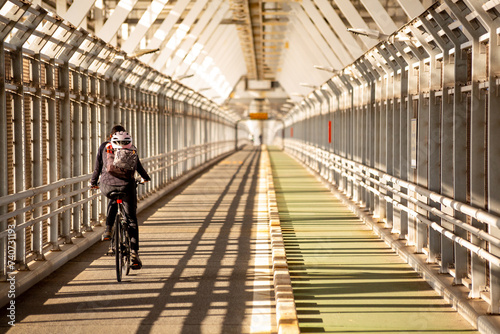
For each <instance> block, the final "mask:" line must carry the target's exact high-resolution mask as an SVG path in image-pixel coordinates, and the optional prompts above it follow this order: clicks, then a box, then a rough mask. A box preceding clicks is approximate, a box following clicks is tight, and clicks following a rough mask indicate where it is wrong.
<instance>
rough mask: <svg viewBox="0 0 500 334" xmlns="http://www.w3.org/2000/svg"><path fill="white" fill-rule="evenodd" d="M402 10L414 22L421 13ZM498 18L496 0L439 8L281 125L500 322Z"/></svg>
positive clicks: (310, 158)
mask: <svg viewBox="0 0 500 334" xmlns="http://www.w3.org/2000/svg"><path fill="white" fill-rule="evenodd" d="M339 2H340V1H339ZM368 2H369V1H364V3H365V4H368ZM399 2H400V4H401V5H402V6H403V7H404V9H405V11H407V12H408V13H409V15H413V14H418V12H419V11H420V9H421V8H420V7H418V6H416V7H415V6H414V5H415V4H416V2H411V1H399ZM370 3H372V2H370ZM499 10H500V5H499V2H498V1H478V0H440V1H437V2H436V3H435V4H434V5H433V6H431V7H430V8H429V9H427V10H425V11H424V12H423V13H422V12H420V13H419V15H417V17H416V18H415V19H414V20H412V21H411V22H409V23H408V24H407V25H405V26H403V27H402V28H401V29H399V30H398V31H396V32H395V33H394V34H392V35H391V36H389V38H387V40H384V41H381V42H378V44H376V45H375V46H374V47H373V48H371V49H370V50H368V51H367V52H366V53H365V54H364V55H362V56H361V57H359V58H357V59H356V60H355V61H353V62H352V63H351V64H349V65H348V66H346V67H344V68H343V69H342V70H341V71H339V72H337V73H336V74H333V76H332V77H331V78H330V79H328V80H326V81H325V82H324V83H323V84H322V85H320V86H319V87H317V88H316V89H315V90H313V91H312V92H311V93H310V94H309V95H307V96H306V97H305V98H304V99H302V101H300V102H299V103H297V104H296V105H295V107H294V108H293V109H292V110H291V111H290V112H289V113H288V114H287V116H286V118H285V124H286V126H285V133H286V139H285V146H286V148H287V150H288V151H290V152H292V153H293V154H295V155H297V156H298V157H299V158H300V159H301V160H302V161H304V162H305V163H307V164H308V165H309V166H311V168H313V169H315V170H316V171H317V172H318V173H320V174H321V175H322V176H323V178H324V179H325V180H328V182H330V183H332V184H334V185H336V186H337V187H338V188H339V189H340V190H342V191H343V192H345V194H346V195H348V196H349V197H351V198H352V199H353V200H354V201H356V202H357V203H358V204H360V205H362V206H364V207H366V208H367V209H368V210H369V212H370V213H371V214H372V215H373V216H374V217H376V218H377V219H378V220H379V221H380V222H384V224H385V226H386V227H389V228H391V229H392V231H393V232H394V233H398V234H399V236H400V238H401V239H405V240H407V242H408V244H409V245H414V247H415V250H416V251H417V252H419V253H425V254H426V257H427V261H428V262H429V263H438V264H439V266H440V270H441V272H442V273H449V274H451V275H453V277H454V281H455V283H457V284H463V285H464V286H466V287H468V288H469V289H470V294H469V297H471V298H483V299H484V300H485V301H487V302H488V303H489V305H490V311H491V313H493V314H498V313H500V173H498V170H499V168H500V145H498V143H499V142H500V113H499V112H498V110H500V96H499V94H498V91H499V89H500V79H499V73H500V47H499V45H500V44H499V41H500V37H499V31H500V30H499V29H500V23H499V22H500V19H499V16H500V14H499ZM295 52H298V51H295ZM304 52H306V51H304ZM288 56H290V54H289V55H288ZM299 57H300V55H299ZM320 60H321V59H320ZM287 61H293V57H292V58H290V59H288V58H287ZM331 65H333V64H331Z"/></svg>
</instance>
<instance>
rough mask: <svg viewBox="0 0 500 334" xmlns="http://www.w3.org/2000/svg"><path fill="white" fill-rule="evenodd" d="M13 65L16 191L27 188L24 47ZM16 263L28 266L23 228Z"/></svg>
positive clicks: (22, 219) (20, 218) (22, 218)
mask: <svg viewBox="0 0 500 334" xmlns="http://www.w3.org/2000/svg"><path fill="white" fill-rule="evenodd" d="M12 65H13V74H14V83H15V84H16V85H17V86H18V94H15V95H14V96H13V100H14V141H15V143H16V144H15V146H14V152H15V160H14V166H15V180H14V182H15V183H14V184H15V188H14V189H15V191H16V192H21V191H23V190H25V180H26V175H25V173H26V165H25V163H26V160H25V159H26V156H25V152H26V151H25V148H26V138H25V124H26V123H25V113H24V89H23V54H22V49H21V48H19V49H18V50H16V51H14V52H13V53H12ZM24 206H25V199H22V200H19V201H17V202H16V204H15V208H16V210H19V209H23V208H24ZM24 222H25V214H24V213H21V214H19V215H17V216H16V226H18V225H21V224H23V223H24ZM16 263H17V266H18V269H20V270H24V269H27V267H26V231H25V229H21V230H18V231H16Z"/></svg>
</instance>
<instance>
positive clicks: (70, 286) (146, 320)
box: [0, 148, 276, 334]
mask: <svg viewBox="0 0 500 334" xmlns="http://www.w3.org/2000/svg"><path fill="white" fill-rule="evenodd" d="M259 162H260V149H258V148H249V149H245V150H242V151H239V152H237V153H235V154H232V155H231V156H229V157H227V158H225V159H224V160H222V161H221V162H219V163H218V164H217V165H215V166H214V167H212V168H210V169H209V170H208V171H206V172H205V173H203V174H201V176H199V177H197V178H195V179H193V180H190V181H189V183H188V184H187V185H185V186H183V187H181V188H179V189H177V190H176V191H174V192H173V193H171V194H170V195H168V196H166V197H164V198H162V199H161V200H159V201H158V202H156V203H155V204H154V205H152V206H151V207H149V208H148V209H146V210H144V211H143V212H141V213H140V214H139V216H138V218H139V221H141V222H143V223H142V225H141V226H140V254H141V258H142V260H143V263H144V267H143V268H142V270H139V271H131V275H129V276H126V277H125V279H124V281H123V282H121V283H118V282H117V281H116V276H115V271H114V268H115V267H114V266H115V264H114V261H115V260H114V257H110V256H105V255H104V254H105V253H106V251H107V243H106V242H98V243H97V244H95V245H94V246H92V247H91V248H89V249H88V250H87V251H85V252H84V253H83V254H81V255H80V256H78V257H76V258H74V259H73V260H71V261H70V262H68V263H67V264H66V265H64V266H63V267H62V268H60V269H59V270H57V271H56V272H54V273H53V274H51V275H50V276H49V277H47V278H46V279H44V280H43V281H41V282H40V283H38V284H37V285H35V286H34V287H33V288H31V289H30V290H28V291H27V292H25V293H24V294H22V295H21V296H19V297H17V298H16V322H15V327H10V326H9V325H7V321H5V319H7V317H6V311H5V308H2V310H1V314H0V317H1V319H3V320H2V321H1V322H0V326H1V327H0V332H6V331H7V332H8V333H71V334H76V333H107V334H111V333H120V334H126V333H169V334H172V333H272V332H275V329H274V328H275V320H274V319H275V318H276V316H275V314H274V304H273V300H274V299H273V285H272V284H273V283H272V268H271V265H270V245H269V231H268V218H267V211H266V209H265V208H266V203H267V199H266V197H265V195H266V191H265V183H262V182H261V179H260V175H259V170H260V168H259ZM262 187H264V188H262ZM262 208H263V209H262Z"/></svg>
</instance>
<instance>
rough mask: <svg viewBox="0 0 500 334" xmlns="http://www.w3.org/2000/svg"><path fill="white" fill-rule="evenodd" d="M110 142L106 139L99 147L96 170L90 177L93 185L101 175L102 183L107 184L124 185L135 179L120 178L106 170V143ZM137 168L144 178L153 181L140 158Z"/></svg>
mask: <svg viewBox="0 0 500 334" xmlns="http://www.w3.org/2000/svg"><path fill="white" fill-rule="evenodd" d="M108 144H109V141H105V142H104V143H102V144H101V146H100V147H99V152H97V159H96V161H95V167H94V172H93V173H92V177H91V179H90V184H91V185H93V186H96V185H97V181H99V176H101V183H102V184H107V185H113V186H124V185H127V184H129V183H130V182H133V181H134V179H133V178H131V179H130V180H123V179H120V178H118V177H116V176H113V175H111V174H109V173H108V172H107V171H106V168H103V167H104V161H105V160H106V156H105V155H106V154H107V153H106V145H108ZM136 170H137V172H138V173H139V175H140V176H141V177H142V178H143V179H144V180H146V181H151V178H150V177H149V175H148V173H147V172H146V170H145V169H144V167H142V164H141V161H140V160H139V159H137V167H136ZM101 174H102V175H101Z"/></svg>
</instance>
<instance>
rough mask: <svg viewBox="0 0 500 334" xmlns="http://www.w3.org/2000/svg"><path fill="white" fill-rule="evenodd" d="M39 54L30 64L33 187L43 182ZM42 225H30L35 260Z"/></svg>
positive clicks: (40, 244) (37, 198)
mask: <svg viewBox="0 0 500 334" xmlns="http://www.w3.org/2000/svg"><path fill="white" fill-rule="evenodd" d="M40 63H41V60H40V55H39V54H38V55H37V56H36V57H34V59H33V61H32V63H31V64H32V65H31V71H32V79H33V82H32V83H33V85H34V86H35V87H36V92H35V94H34V95H33V187H39V186H41V185H42V184H43V158H44V157H43V156H42V153H43V147H42V145H43V142H42V141H43V136H42V127H43V122H44V120H43V119H42V97H41V87H40V81H41V80H40ZM42 200H43V196H42V194H39V195H36V196H35V203H40V202H42ZM42 214H43V209H42V206H40V205H37V206H36V208H35V211H34V216H35V217H39V216H41V215H42ZM42 225H43V222H38V223H36V224H34V225H33V227H32V231H33V234H32V250H33V253H34V254H35V259H36V260H44V255H43V252H42V247H43V240H42V235H43V232H42Z"/></svg>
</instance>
